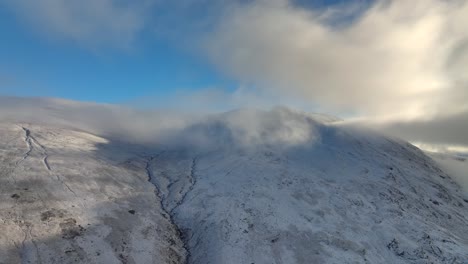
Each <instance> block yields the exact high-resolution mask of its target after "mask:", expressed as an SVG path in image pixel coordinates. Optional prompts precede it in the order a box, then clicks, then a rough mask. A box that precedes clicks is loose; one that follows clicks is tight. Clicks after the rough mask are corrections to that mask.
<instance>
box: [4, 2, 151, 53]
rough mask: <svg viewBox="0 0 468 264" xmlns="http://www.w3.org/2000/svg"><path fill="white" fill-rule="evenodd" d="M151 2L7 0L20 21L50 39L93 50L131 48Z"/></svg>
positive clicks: (6, 4) (141, 27)
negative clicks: (103, 47)
mask: <svg viewBox="0 0 468 264" xmlns="http://www.w3.org/2000/svg"><path fill="white" fill-rule="evenodd" d="M151 4H152V0H144V1H126V0H123V1H122V0H80V1H67V0H36V1H28V0H7V1H6V2H4V3H3V5H5V6H6V7H9V8H11V9H12V10H14V11H15V12H16V13H17V14H18V16H19V18H20V19H21V20H23V21H27V22H28V23H29V24H30V25H31V26H33V27H34V28H35V29H36V30H38V31H40V32H41V33H44V34H47V35H48V36H54V37H59V38H63V39H67V40H70V41H73V42H76V43H77V44H79V45H84V46H87V47H91V48H96V47H100V46H101V45H106V46H107V47H108V46H112V47H118V48H128V47H129V46H130V45H131V44H132V42H133V41H134V39H135V38H136V36H137V34H138V33H139V32H140V31H141V30H142V29H143V27H144V25H145V20H146V19H147V18H148V16H147V14H146V11H147V8H148V7H149V6H150V5H151Z"/></svg>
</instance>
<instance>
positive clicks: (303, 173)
mask: <svg viewBox="0 0 468 264" xmlns="http://www.w3.org/2000/svg"><path fill="white" fill-rule="evenodd" d="M20 101H21V100H20ZM31 101H32V102H34V100H32V99H31V100H30V101H28V102H27V103H24V101H21V102H22V103H20V104H19V105H20V106H18V103H17V102H16V103H15V104H14V105H8V106H1V105H0V110H2V113H3V116H0V120H2V122H1V125H0V130H1V131H0V134H1V137H0V159H1V162H0V181H1V183H0V195H1V200H0V201H1V202H0V205H1V208H0V218H1V220H2V223H0V263H77V262H78V263H199V264H205V263H213V264H217V263H255V264H263V263H468V197H467V196H466V192H463V191H462V189H461V188H460V186H459V184H457V183H456V182H455V181H453V180H452V177H451V176H450V172H446V171H443V170H442V169H441V168H439V165H438V163H436V162H434V160H433V159H432V158H430V157H429V156H427V155H425V154H424V153H423V152H422V151H420V150H419V149H417V148H416V147H414V146H412V145H410V144H409V143H406V142H404V141H401V140H398V139H394V138H389V137H385V136H382V135H379V134H378V133H377V132H373V131H370V130H367V129H362V128H355V127H349V126H343V125H341V124H340V122H338V121H337V119H335V118H332V117H328V116H323V115H320V116H318V115H310V114H306V113H300V112H295V111H291V110H288V109H284V108H277V109H273V110H271V111H266V112H265V111H258V110H242V111H233V112H229V113H225V114H220V115H213V116H210V117H207V118H203V119H198V118H197V119H193V120H191V121H190V122H188V121H187V120H183V121H180V120H179V121H174V122H172V123H168V122H167V120H168V119H167V117H166V118H162V117H158V118H157V119H154V120H153V121H155V122H151V119H148V118H146V119H144V120H146V121H147V122H142V121H143V119H142V120H138V116H137V115H133V114H129V113H126V114H125V115H124V117H122V115H121V113H122V112H120V111H116V110H115V109H113V108H110V109H111V110H109V108H108V107H103V108H105V109H104V110H103V109H101V108H100V107H99V106H85V107H82V106H80V105H79V104H77V105H72V106H70V104H71V103H70V102H66V103H63V102H51V101H44V102H40V103H36V105H31V104H30V103H31ZM2 107H3V108H5V109H2ZM89 108H91V109H93V111H97V112H96V115H94V116H93V115H90V116H83V115H78V114H77V113H83V111H84V112H86V111H85V110H83V109H89ZM21 109H28V110H26V111H21ZM31 109H35V110H36V111H35V112H36V113H37V120H33V119H34V118H31V116H33V117H34V112H31ZM67 109H68V110H67ZM70 109H74V110H70ZM7 110H8V111H7ZM67 111H69V112H74V111H75V115H68V116H67V114H64V113H68V112H67ZM25 112H28V115H26V114H25ZM113 112H117V113H118V114H116V115H115V117H114V115H112V113H113ZM5 113H7V114H5ZM103 113H104V114H103ZM96 116H99V117H102V116H105V117H106V118H105V122H96V119H93V118H96ZM134 116H135V117H136V119H137V120H136V121H135V120H134V119H132V122H131V125H132V126H131V127H126V124H125V123H122V124H121V125H120V126H119V125H117V124H118V122H117V121H116V120H119V118H123V119H122V122H124V121H126V120H124V119H125V118H126V117H134ZM67 117H68V118H67ZM112 118H115V120H113V119H112ZM99 120H100V121H102V120H103V119H99ZM164 120H165V121H164ZM156 121H157V122H156ZM163 121H164V122H163ZM101 123H102V124H101ZM127 125H128V124H127ZM158 126H159V127H164V129H160V128H158ZM132 131H133V133H130V132H132ZM141 131H143V132H144V133H143V134H140V132H141ZM151 134H153V135H154V138H151V136H150V135H151Z"/></svg>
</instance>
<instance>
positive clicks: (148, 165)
mask: <svg viewBox="0 0 468 264" xmlns="http://www.w3.org/2000/svg"><path fill="white" fill-rule="evenodd" d="M156 157H157V156H150V157H149V158H147V159H146V161H145V171H146V175H147V176H148V182H149V183H151V184H152V185H153V186H154V188H155V194H156V196H157V197H158V199H159V204H160V207H161V210H162V211H163V216H164V218H166V219H167V220H168V221H169V222H170V224H171V225H172V226H173V227H174V229H175V230H176V234H177V236H178V238H179V240H180V241H181V242H182V247H183V249H184V251H185V254H184V260H183V262H182V263H184V264H188V263H190V255H191V254H190V249H189V247H188V245H187V243H186V240H185V235H184V233H183V232H182V230H181V228H180V227H179V226H178V225H177V224H176V222H175V221H174V216H173V210H170V211H168V210H167V208H166V206H164V199H165V198H164V197H163V195H162V193H161V189H160V187H159V186H158V184H156V183H155V181H153V172H152V171H151V167H152V166H153V164H152V163H153V161H154V160H155V159H156Z"/></svg>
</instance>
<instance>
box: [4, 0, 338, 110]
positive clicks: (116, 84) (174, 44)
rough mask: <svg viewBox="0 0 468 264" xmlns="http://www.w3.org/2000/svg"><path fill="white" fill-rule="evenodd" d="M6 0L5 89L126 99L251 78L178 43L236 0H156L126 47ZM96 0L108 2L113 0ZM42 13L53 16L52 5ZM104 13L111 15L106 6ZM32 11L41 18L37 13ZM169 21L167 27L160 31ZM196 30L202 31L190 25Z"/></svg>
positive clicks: (320, 1) (233, 84)
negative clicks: (89, 37) (83, 35)
mask: <svg viewBox="0 0 468 264" xmlns="http://www.w3.org/2000/svg"><path fill="white" fill-rule="evenodd" d="M6 2H7V4H3V6H2V5H0V33H1V35H2V38H1V39H2V41H0V94H2V95H15V96H43V97H61V98H68V99H73V100H84V101H96V102H106V103H125V102H127V101H132V100H135V99H138V98H142V97H147V96H151V97H156V98H157V97H159V98H164V97H166V96H170V95H172V94H174V93H175V91H179V90H183V91H187V90H188V91H196V90H199V89H207V88H210V89H213V88H216V89H221V90H223V91H227V92H230V91H233V90H235V89H237V87H239V86H240V85H245V82H244V81H243V80H239V79H237V78H233V76H231V75H229V74H225V72H224V71H222V70H220V69H219V67H217V65H214V64H213V63H211V61H210V60H209V59H208V58H207V57H206V56H203V55H200V54H199V53H198V52H197V51H196V48H193V47H190V44H187V43H183V44H180V43H178V42H180V41H182V42H185V41H186V39H184V38H180V36H178V37H174V36H173V35H183V34H194V32H196V33H195V34H199V33H201V34H204V33H205V32H203V31H209V30H211V28H212V27H213V26H212V25H210V26H207V27H196V26H195V27H189V26H187V24H192V23H194V22H199V21H201V20H203V19H205V17H206V21H207V22H206V23H208V24H209V23H216V22H218V21H217V20H216V19H214V18H213V17H214V15H213V14H215V13H221V12H222V11H221V10H222V8H223V5H224V6H227V5H228V4H223V3H228V2H226V1H225V2H223V1H218V2H217V3H218V4H213V3H214V2H210V1H206V0H200V1H198V3H197V1H187V2H186V3H188V4H187V6H182V5H180V4H174V3H170V2H167V4H154V5H151V7H150V8H148V9H150V10H151V11H150V12H154V14H151V13H150V12H147V13H145V16H147V17H148V19H147V20H146V21H145V23H146V25H145V26H143V27H142V28H141V29H139V30H135V32H132V34H133V35H132V40H131V44H130V45H129V46H128V47H127V46H126V47H124V48H121V47H116V46H115V45H108V44H109V43H104V44H102V43H99V44H98V45H94V44H89V43H86V41H82V39H79V38H78V39H76V38H73V37H74V36H73V35H67V33H69V32H64V31H66V30H68V29H67V28H61V29H60V30H62V31H61V32H58V31H57V29H56V28H54V27H52V26H51V25H50V24H51V23H64V24H65V23H66V22H70V21H64V22H62V21H59V20H53V19H52V20H50V21H48V20H47V19H48V18H47V17H45V18H44V17H40V15H38V14H37V13H27V12H26V11H24V10H27V8H28V6H27V5H30V3H31V2H29V3H28V2H27V1H22V0H20V1H17V2H18V3H19V4H18V3H14V1H9V0H8V1H6ZM8 2H10V4H8ZM21 2H23V3H21ZM37 2H41V1H37ZM60 2H63V1H54V0H52V1H50V0H44V1H43V4H42V5H41V6H40V8H41V9H46V8H49V9H52V8H54V5H59V4H60ZM86 2H87V1H84V2H83V5H86ZM96 2H103V3H104V2H106V0H102V1H101V0H100V1H96ZM108 2H109V1H108ZM110 2H113V1H110ZM114 2H117V1H114ZM142 2H143V1H142ZM148 2H151V1H148ZM241 2H248V1H241ZM342 2H344V1H342V0H326V1H324V0H317V1H315V2H314V4H313V5H310V1H308V2H305V1H299V0H297V1H296V3H295V4H296V5H298V6H307V8H311V7H313V8H317V7H324V6H328V5H334V4H337V3H342ZM24 3H25V4H24ZM88 3H91V2H89V1H88ZM220 3H221V4H220ZM179 5H180V6H179ZM32 8H35V7H34V6H33V7H32ZM74 8H75V9H78V8H77V7H74ZM63 10H65V9H63ZM135 10H136V8H135ZM157 10H163V11H164V13H161V12H159V13H158V12H157ZM37 12H41V13H44V14H45V15H43V16H47V10H37ZM76 12H78V11H76ZM172 12H173V14H171V13H172ZM148 13H149V14H148ZM136 14H137V15H140V13H136ZM54 15H55V13H54ZM64 15H65V16H66V15H69V14H64ZM98 15H99V14H98ZM102 15H103V16H104V15H106V13H105V11H103V14H102ZM158 16H160V17H162V18H159V17H158ZM28 17H33V18H35V17H38V18H37V19H36V20H34V19H29V18H28ZM83 17H85V14H79V15H77V19H76V20H75V21H73V20H71V21H72V22H75V23H81V22H82V21H80V19H83ZM187 17H188V18H187ZM117 19H118V18H117ZM148 21H149V22H148ZM99 22H101V21H100V20H99ZM48 23H49V24H48ZM109 23H113V21H109ZM69 27H70V30H72V29H73V25H71V26H69ZM158 27H159V29H158ZM161 28H163V30H162V31H163V32H159V31H161V30H160V29H161ZM171 28H174V32H171ZM191 30H193V31H194V32H189V31H191ZM200 31H201V32H200ZM124 33H125V32H124ZM112 41H115V39H112ZM82 42H85V43H82ZM194 43H196V40H194ZM194 45H196V44H194Z"/></svg>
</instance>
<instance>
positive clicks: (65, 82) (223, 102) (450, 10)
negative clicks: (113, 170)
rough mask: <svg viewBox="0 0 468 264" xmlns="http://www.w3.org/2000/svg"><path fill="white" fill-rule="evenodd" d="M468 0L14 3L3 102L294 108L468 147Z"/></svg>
mask: <svg viewBox="0 0 468 264" xmlns="http://www.w3.org/2000/svg"><path fill="white" fill-rule="evenodd" d="M466 25H468V1H466V0H414V1H406V0H374V1H371V0H354V1H344V0H341V1H340V0H315V1H305V0H229V1H228V0H218V1H213V0H211V1H210V0H186V1H164V0H140V1H130V0H82V1H66V0H37V1H28V0H5V1H2V2H1V3H0V32H1V34H2V39H1V41H0V94H3V95H15V96H42V97H58V98H67V99H72V100H79V101H91V102H100V103H117V104H131V105H136V106H139V107H142V106H145V107H153V108H158V107H164V106H171V107H180V108H187V109H190V108H192V109H216V110H228V109H232V108H236V107H269V106H273V105H286V106H289V107H291V108H298V109H303V110H306V111H314V112H324V113H330V114H334V115H338V116H341V117H345V118H346V119H349V120H354V121H355V122H359V121H362V120H364V121H365V122H366V123H372V124H374V125H375V126H379V127H381V128H383V129H384V130H386V131H389V132H391V133H393V134H395V135H398V136H402V137H404V138H405V139H408V140H411V141H413V142H423V143H430V144H439V145H444V146H468V75H467V74H466V72H467V69H468V28H467V27H466Z"/></svg>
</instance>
